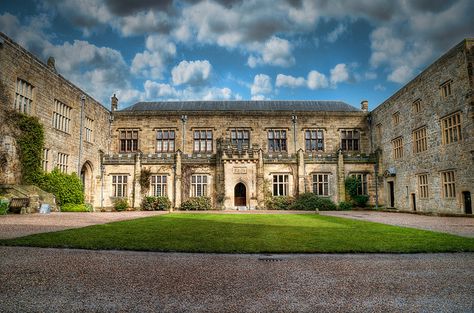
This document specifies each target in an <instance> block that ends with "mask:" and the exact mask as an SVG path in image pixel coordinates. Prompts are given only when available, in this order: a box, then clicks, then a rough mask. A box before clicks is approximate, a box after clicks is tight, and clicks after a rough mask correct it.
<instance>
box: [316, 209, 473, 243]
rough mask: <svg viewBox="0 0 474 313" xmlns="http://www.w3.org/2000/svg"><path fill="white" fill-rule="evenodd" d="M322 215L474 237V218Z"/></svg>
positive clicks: (361, 213) (356, 213) (359, 213)
mask: <svg viewBox="0 0 474 313" xmlns="http://www.w3.org/2000/svg"><path fill="white" fill-rule="evenodd" d="M320 214H321V215H329V216H338V217H346V218H352V219H356V220H364V221H370V222H377V223H384V224H390V225H397V226H404V227H413V228H420V229H426V230H433V231H439V232H443V233H450V234H454V235H459V236H464V237H474V218H471V217H441V216H427V215H418V214H410V213H391V212H373V211H329V212H320Z"/></svg>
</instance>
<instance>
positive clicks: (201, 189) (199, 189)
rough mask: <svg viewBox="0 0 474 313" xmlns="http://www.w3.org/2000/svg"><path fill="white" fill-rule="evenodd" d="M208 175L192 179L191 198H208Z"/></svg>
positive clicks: (194, 176) (196, 176)
mask: <svg viewBox="0 0 474 313" xmlns="http://www.w3.org/2000/svg"><path fill="white" fill-rule="evenodd" d="M207 182H208V178H207V175H200V174H197V175H192V177H191V196H192V197H207V195H208V185H207Z"/></svg>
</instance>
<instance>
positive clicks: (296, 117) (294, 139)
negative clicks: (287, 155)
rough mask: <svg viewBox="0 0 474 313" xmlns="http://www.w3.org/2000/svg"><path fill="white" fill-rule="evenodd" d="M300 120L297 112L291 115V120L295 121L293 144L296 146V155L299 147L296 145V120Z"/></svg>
mask: <svg viewBox="0 0 474 313" xmlns="http://www.w3.org/2000/svg"><path fill="white" fill-rule="evenodd" d="M297 120H298V116H296V114H295V112H293V114H292V115H291V121H292V122H293V146H294V147H295V155H296V154H297V151H298V147H297V146H296V121H297Z"/></svg>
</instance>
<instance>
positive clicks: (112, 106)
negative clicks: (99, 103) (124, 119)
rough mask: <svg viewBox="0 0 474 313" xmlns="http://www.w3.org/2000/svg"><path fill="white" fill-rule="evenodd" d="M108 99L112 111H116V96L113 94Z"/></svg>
mask: <svg viewBox="0 0 474 313" xmlns="http://www.w3.org/2000/svg"><path fill="white" fill-rule="evenodd" d="M110 99H111V108H112V112H115V111H117V107H118V98H117V97H116V96H115V94H114V95H113V97H112V98H110Z"/></svg>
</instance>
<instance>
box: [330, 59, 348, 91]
mask: <svg viewBox="0 0 474 313" xmlns="http://www.w3.org/2000/svg"><path fill="white" fill-rule="evenodd" d="M330 73H331V78H330V80H331V85H333V86H336V85H337V84H338V83H342V82H346V81H348V80H349V72H348V70H347V66H346V64H344V63H339V64H337V65H336V66H335V67H334V68H332V69H331V71H330Z"/></svg>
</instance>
